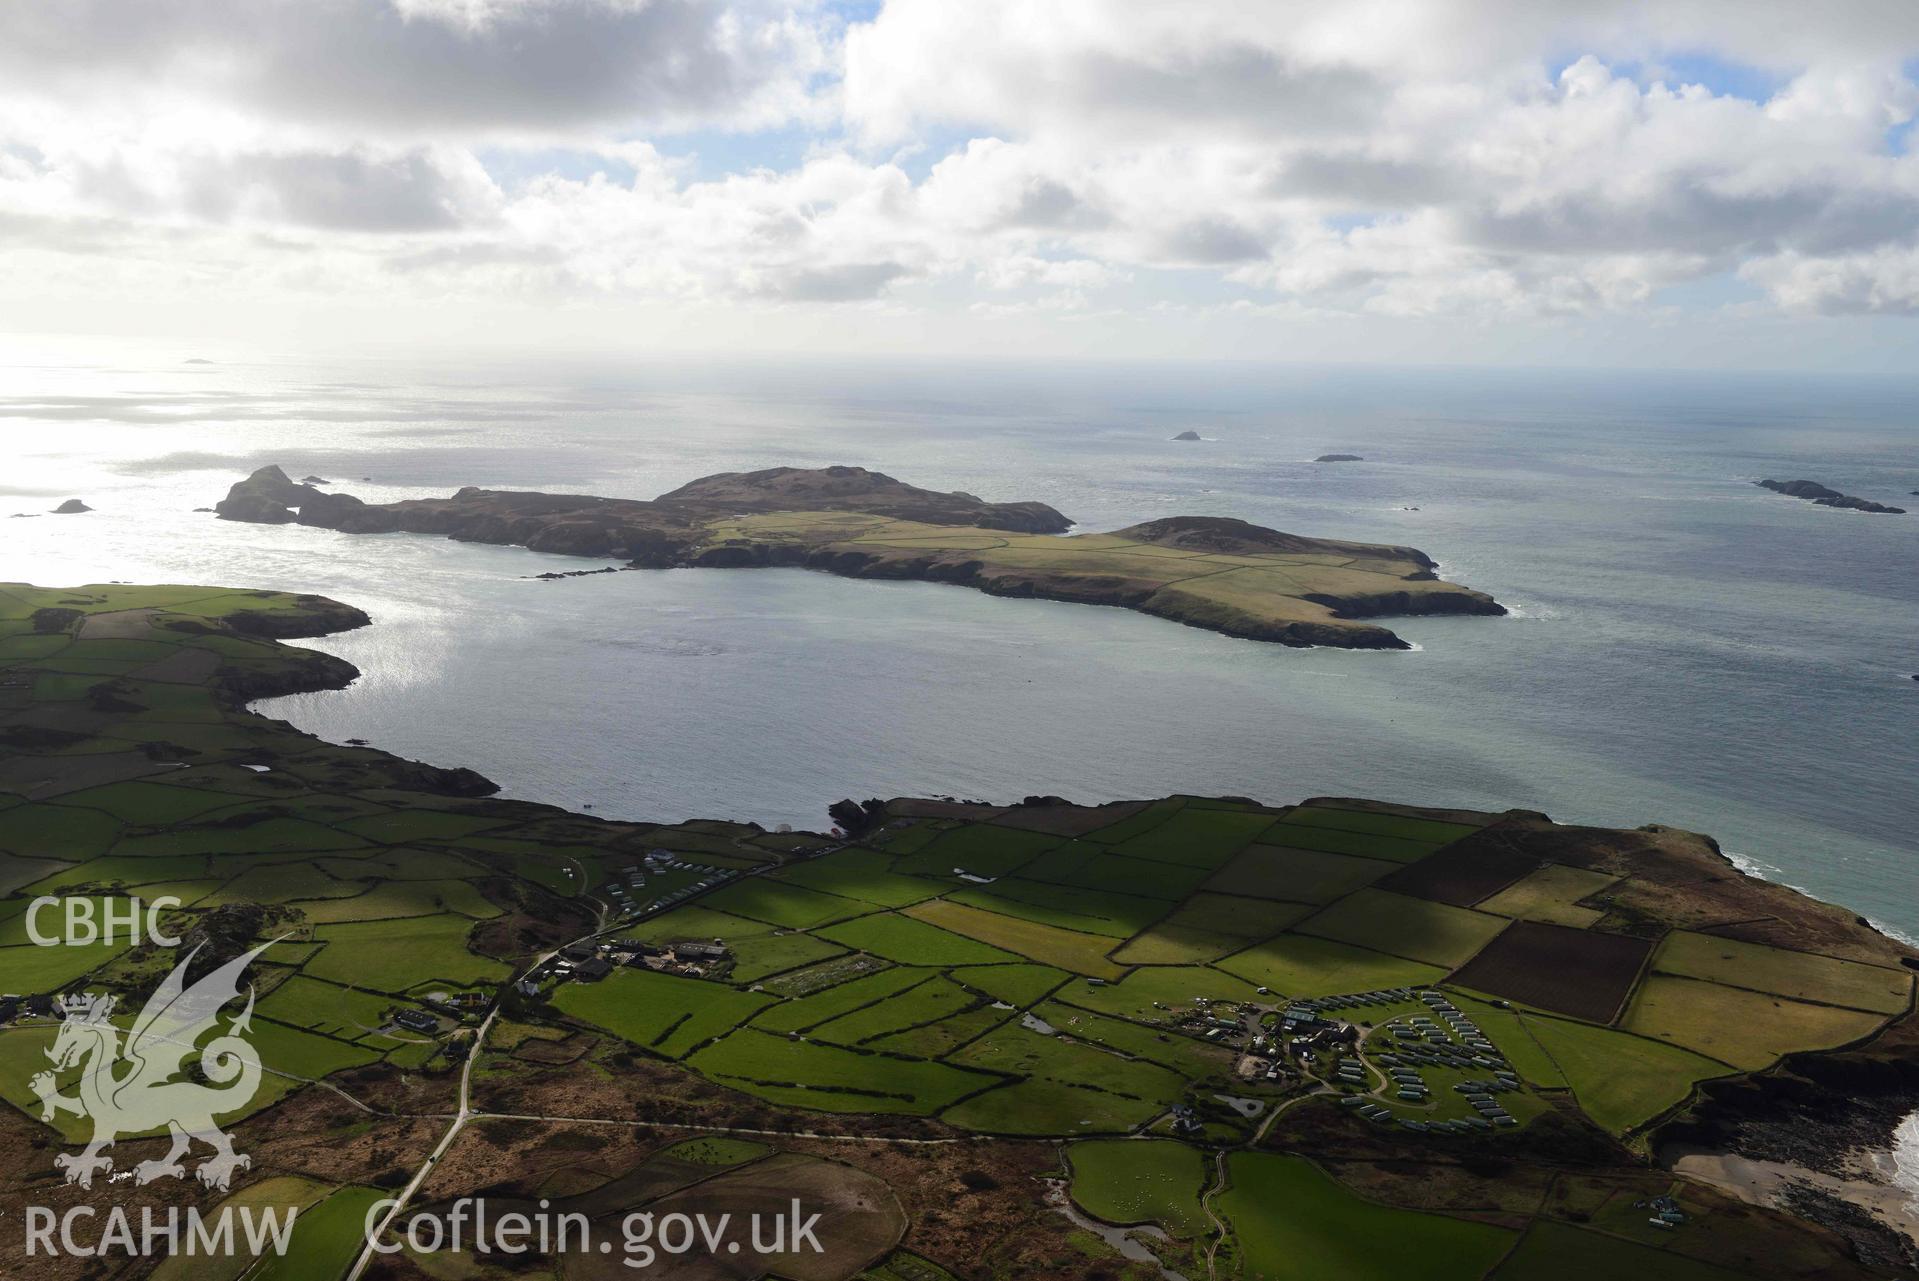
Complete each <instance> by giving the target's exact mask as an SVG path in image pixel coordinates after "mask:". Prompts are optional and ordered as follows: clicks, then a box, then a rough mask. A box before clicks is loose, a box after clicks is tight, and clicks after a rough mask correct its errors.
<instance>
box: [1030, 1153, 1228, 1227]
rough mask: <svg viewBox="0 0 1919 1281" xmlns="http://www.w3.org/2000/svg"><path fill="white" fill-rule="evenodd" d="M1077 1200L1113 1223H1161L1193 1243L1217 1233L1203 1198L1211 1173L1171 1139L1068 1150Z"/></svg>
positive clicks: (1085, 1208) (1090, 1210) (1082, 1207)
mask: <svg viewBox="0 0 1919 1281" xmlns="http://www.w3.org/2000/svg"><path fill="white" fill-rule="evenodd" d="M1066 1159H1067V1162H1068V1164H1069V1165H1070V1166H1071V1168H1072V1173H1073V1182H1072V1195H1073V1200H1074V1201H1075V1202H1077V1203H1078V1205H1079V1207H1080V1209H1082V1210H1084V1211H1086V1212H1087V1213H1088V1214H1090V1215H1092V1216H1093V1217H1094V1218H1096V1219H1104V1220H1105V1221H1106V1222H1108V1223H1123V1224H1131V1223H1157V1224H1159V1226H1160V1227H1162V1228H1164V1229H1166V1231H1167V1232H1169V1233H1171V1234H1172V1235H1173V1236H1176V1237H1184V1238H1186V1239H1188V1240H1191V1239H1193V1238H1196V1237H1200V1236H1204V1235H1205V1234H1206V1233H1207V1232H1208V1231H1210V1230H1211V1224H1210V1223H1209V1222H1208V1221H1207V1218H1206V1213H1205V1211H1204V1210H1203V1209H1201V1208H1200V1204H1199V1196H1200V1193H1201V1192H1202V1191H1204V1189H1205V1187H1206V1183H1207V1180H1208V1177H1209V1174H1210V1172H1209V1171H1208V1170H1207V1168H1206V1161H1205V1159H1204V1158H1203V1157H1201V1156H1200V1153H1199V1150H1198V1149H1197V1148H1192V1147H1188V1146H1187V1145H1186V1144H1184V1143H1177V1142H1174V1141H1173V1140H1171V1139H1092V1140H1088V1141H1086V1142H1083V1143H1075V1144H1073V1145H1072V1146H1071V1147H1069V1148H1068V1149H1066Z"/></svg>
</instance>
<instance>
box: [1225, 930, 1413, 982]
mask: <svg viewBox="0 0 1919 1281" xmlns="http://www.w3.org/2000/svg"><path fill="white" fill-rule="evenodd" d="M1219 968H1220V969H1222V970H1225V971H1226V972H1227V973H1228V974H1234V975H1237V976H1239V977H1240V978H1243V979H1245V980H1246V981H1247V982H1249V983H1255V984H1258V985H1259V986H1261V987H1270V988H1272V990H1273V991H1275V992H1281V993H1284V994H1285V995H1287V996H1299V997H1306V996H1334V995H1338V994H1340V993H1346V992H1370V991H1372V990H1374V989H1376V988H1382V987H1401V986H1405V985H1408V984H1415V983H1437V982H1438V981H1439V980H1440V979H1442V978H1444V977H1445V975H1446V971H1445V970H1443V969H1440V968H1439V967H1438V966H1434V965H1422V964H1421V963H1419V962H1418V961H1408V960H1405V959H1403V958H1401V957H1397V956H1387V955H1385V954H1384V953H1381V952H1369V951H1367V950H1366V949H1364V948H1359V947H1351V946H1348V945H1347V944H1344V943H1336V942H1333V941H1332V940H1330V939H1322V938H1314V937H1312V936H1310V935H1306V934H1282V935H1280V936H1279V937H1278V938H1276V939H1270V940H1268V941H1267V942H1264V943H1260V944H1257V945H1255V946H1253V947H1249V948H1247V949H1246V950H1245V951H1244V952H1235V953H1234V954H1233V955H1231V956H1229V957H1227V958H1226V959H1225V960H1223V961H1221V962H1219Z"/></svg>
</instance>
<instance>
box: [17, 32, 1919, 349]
mask: <svg viewBox="0 0 1919 1281" xmlns="http://www.w3.org/2000/svg"><path fill="white" fill-rule="evenodd" d="M1915 54H1919V6H1903V5H1901V6H1888V5H1885V4H1883V3H1876V2H1875V0H1831V2H1830V3H1829V4H1828V5H1827V6H1826V7H1825V9H1823V10H1822V14H1821V18H1820V21H1818V22H1816V23H1812V22H1807V21H1805V20H1804V18H1803V15H1801V14H1793V13H1791V12H1790V11H1789V7H1787V6H1767V5H1758V6H1755V5H1751V4H1749V3H1745V2H1743V0H1737V2H1736V0H1668V2H1666V3H1659V4H1654V3H1650V2H1628V0H1579V2H1574V0H1566V3H1561V4H1548V3H1539V4H1531V5H1524V6H1515V5H1510V4H1506V3H1498V2H1496V0H1453V2H1451V3H1435V2H1434V0H1348V3H1345V4H1342V5H1308V6H1302V5H1298V4H1295V3H1280V2H1279V0H1272V2H1270V3H1247V4H1236V5H1192V4H1188V3H1177V4H1175V3H1169V2H1167V0H1050V2H1049V3H1046V4H1038V5H1036V4H1031V3H1025V2H1023V0H968V2H967V3H964V4H954V3H949V2H948V0H888V3H886V4H885V5H884V6H883V8H882V9H881V10H880V12H879V14H878V16H877V18H876V19H875V20H874V21H872V22H869V23H861V24H857V25H854V26H852V27H851V28H850V29H848V28H846V27H845V26H844V23H843V20H842V19H841V18H839V17H838V16H836V15H835V13H834V12H833V11H832V10H830V9H829V8H826V7H824V6H822V5H820V4H817V3H814V2H813V0H795V2H793V3H782V2H780V0H731V2H730V3H729V2H723V0H300V2H296V0H256V2H255V3H250V4H247V5H238V6H236V5H230V4H224V3H218V2H216V0H73V2H72V3H69V4H64V5H60V6H42V5H14V6H7V7H6V8H5V9H4V10H0V231H4V234H5V235H6V236H7V238H8V243H9V244H10V246H12V252H11V253H10V258H11V262H10V264H9V274H10V277H11V280H10V286H11V288H12V289H13V290H14V291H16V293H19V292H23V291H24V292H25V293H27V294H31V291H32V290H34V289H36V288H39V289H43V290H45V291H47V292H48V293H49V294H52V293H56V292H59V293H62V294H63V295H64V294H71V293H72V292H73V291H75V290H80V289H82V288H83V287H84V286H83V285H82V284H81V283H79V282H80V281H81V280H82V279H83V278H84V279H85V280H90V281H93V282H95V286H94V287H96V288H97V289H98V290H99V292H100V293H101V295H102V296H103V297H111V296H114V294H115V293H116V292H121V293H123V292H124V291H126V290H128V289H136V288H137V289H140V290H148V291H158V292H161V293H164V292H166V291H167V290H169V289H172V290H177V291H181V292H183V293H185V292H188V291H191V292H193V293H195V294H196V295H203V294H205V293H207V292H208V291H210V290H213V289H215V288H229V289H231V290H233V291H237V292H240V293H244V294H246V295H247V296H251V297H261V296H268V295H271V294H273V293H274V292H275V291H280V292H281V293H282V294H283V295H285V296H301V297H314V298H318V297H322V296H325V295H327V294H334V295H341V296H344V295H349V294H350V295H351V296H353V297H354V298H356V299H362V300H364V299H388V300H391V301H393V302H394V303H396V304H405V303H406V302H407V301H408V300H417V299H421V298H432V299H436V300H438V299H445V298H449V297H468V298H475V299H488V300H497V301H514V300H517V301H521V302H538V303H540V304H542V305H545V304H561V303H568V302H574V301H577V300H578V299H580V298H582V297H593V298H606V299H620V298H624V299H634V300H641V301H649V302H658V303H670V304H675V305H694V304H698V305H700V306H703V307H717V308H729V307H730V308H734V309H736V310H738V311H740V312H743V313H744V312H758V311H763V310H765V309H768V308H776V309H786V310H792V309H800V310H804V309H808V308H814V307H821V306H843V305H845V304H849V303H855V304H857V303H871V302H873V301H874V300H887V301H888V302H889V304H891V305H893V306H897V307H902V308H922V309H927V310H931V311H939V310H944V311H946V312H948V313H950V314H953V315H968V314H971V315H987V314H991V315H993V316H1007V315H1013V314H1032V315H1040V314H1048V315H1054V316H1059V315H1063V314H1080V315H1083V316H1089V317H1090V316H1094V315H1098V316H1111V315H1115V314H1119V313H1125V314H1127V315H1129V316H1131V317H1133V318H1134V319H1135V321H1137V322H1138V323H1141V324H1145V325H1147V326H1149V327H1150V325H1151V324H1153V323H1159V322H1157V321H1155V319H1154V318H1155V317H1158V318H1160V320H1161V321H1163V322H1164V323H1168V324H1171V323H1176V322H1177V321H1178V318H1180V317H1185V316H1189V315H1190V314H1192V312H1193V309H1194V308H1200V309H1204V308H1208V307H1211V308H1226V307H1233V306H1242V307H1249V308H1253V309H1255V310H1256V311H1257V312H1258V313H1259V314H1262V315H1281V314H1284V315H1289V316H1303V315H1319V316H1327V315H1339V316H1345V317H1351V318H1355V319H1358V320H1361V321H1364V320H1366V319H1367V318H1373V319H1378V318H1394V319H1395V320H1401V319H1403V320H1408V321H1421V320H1424V321H1429V322H1430V321H1432V320H1435V319H1438V320H1443V319H1444V318H1447V317H1455V316H1463V317H1470V318H1473V319H1476V320H1480V321H1484V322H1487V323H1494V322H1498V321H1501V320H1506V321H1523V320H1524V319H1526V318H1528V317H1541V316H1544V317H1576V316H1588V315H1604V314H1609V313H1618V312H1628V313H1630V312H1635V311H1644V310H1646V309H1648V308H1651V307H1652V306H1653V305H1654V304H1655V303H1656V301H1657V300H1658V297H1659V294H1660V291H1661V290H1663V289H1666V288H1668V287H1670V286H1674V285H1680V284H1685V283H1687V282H1693V281H1700V280H1722V281H1730V280H1741V281H1744V282H1746V286H1747V287H1748V288H1749V289H1756V290H1758V291H1761V292H1762V293H1763V296H1764V297H1765V298H1766V299H1767V300H1768V303H1769V305H1770V306H1771V307H1772V308H1773V309H1775V310H1776V311H1777V312H1779V313H1782V314H1788V315H1809V316H1810V315H1820V314H1836V313H1870V314H1908V313H1911V312H1914V311H1915V310H1919V267H1916V266H1915V264H1916V263H1919V157H1915V156H1912V155H1908V154H1904V153H1903V151H1902V150H1901V149H1900V148H1898V147H1896V146H1894V145H1893V144H1892V142H1891V140H1892V139H1893V138H1895V137H1897V136H1899V134H1900V131H1901V130H1902V128H1909V122H1910V121H1911V120H1912V118H1913V116H1914V113H1915V112H1916V111H1919V87H1915V85H1914V83H1913V81H1912V77H1911V75H1910V72H1909V69H1910V67H1911V65H1912V63H1911V61H1910V60H1911V59H1912V58H1913V56H1914V55H1915ZM1715 59H1716V60H1717V63H1716V64H1715V62H1714V61H1713V60H1715ZM1715 65H1718V66H1721V67H1730V68H1734V69H1737V68H1739V67H1751V68H1757V69H1759V70H1761V71H1763V73H1764V76H1765V77H1769V78H1770V79H1771V80H1772V81H1773V82H1775V83H1776V84H1777V85H1778V86H1779V87H1778V89H1777V92H1776V93H1772V94H1770V95H1769V96H1768V97H1767V100H1765V101H1753V100H1749V99H1748V98H1745V97H1740V96H1735V95H1734V94H1731V93H1728V92H1724V91H1723V86H1717V85H1715V84H1712V83H1709V84H1706V85H1701V84H1696V83H1686V81H1687V80H1688V79H1691V78H1699V77H1703V78H1705V79H1706V80H1708V81H1714V80H1715V79H1716V77H1715V75H1714V71H1713V68H1714V66H1715ZM1673 68H1679V69H1680V70H1673ZM1687 68H1692V69H1693V70H1691V71H1687V70H1686V69H1687ZM767 131H770V132H771V135H772V136H775V137H780V138H789V139H790V138H791V137H792V136H795V135H797V136H799V137H801V138H802V139H804V140H805V143H804V145H803V146H801V147H799V148H797V149H794V148H791V147H789V148H788V150H787V152H786V153H785V154H786V156H787V158H784V159H778V160H769V159H768V158H769V157H771V156H773V155H775V154H779V153H777V152H776V151H774V150H771V149H769V146H768V145H767V144H766V143H765V141H764V139H763V138H762V137H761V135H762V133H764V132H767ZM689 150H691V151H698V152H699V153H700V154H701V155H702V156H706V157H716V158H721V159H724V158H726V157H732V159H731V161H730V163H725V164H721V165H720V168H719V170H718V171H716V170H715V169H714V167H713V166H714V165H715V164H717V163H719V161H718V160H705V161H702V162H700V164H698V165H696V164H694V163H693V162H691V161H689V160H686V159H683V158H675V157H674V153H676V152H684V151H689ZM794 156H797V157H798V158H793V157H794ZM727 170H730V172H729V171H727ZM81 258H84V259H85V260H86V263H87V268H86V271H84V272H81V271H78V270H77V269H76V267H75V265H74V260H76V259H81Z"/></svg>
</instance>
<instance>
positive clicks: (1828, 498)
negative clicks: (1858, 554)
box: [1753, 480, 1906, 516]
mask: <svg viewBox="0 0 1919 1281" xmlns="http://www.w3.org/2000/svg"><path fill="white" fill-rule="evenodd" d="M1753 483H1754V484H1756V485H1758V486H1759V487H1760V488H1761V489H1770V490H1772V491H1773V492H1774V493H1775V494H1784V495H1786V496H1787V497H1788V498H1804V499H1806V500H1808V501H1810V502H1815V503H1818V504H1819V505H1820V506H1821V507H1840V508H1844V509H1845V510H1847V511H1856V512H1872V513H1875V514H1880V515H1887V516H1903V515H1905V514H1906V509H1905V508H1903V507H1888V506H1886V505H1885V504H1884V503H1875V502H1873V501H1872V500H1871V499H1869V498H1855V497H1853V496H1852V495H1851V494H1842V493H1840V492H1839V491H1838V490H1836V489H1832V488H1830V487H1828V486H1826V485H1822V484H1820V483H1819V482H1818V481H1816V480H1760V481H1754V482H1753Z"/></svg>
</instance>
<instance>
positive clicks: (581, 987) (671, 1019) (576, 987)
mask: <svg viewBox="0 0 1919 1281" xmlns="http://www.w3.org/2000/svg"><path fill="white" fill-rule="evenodd" d="M772 1002H773V998H772V997H769V996H763V995H758V994H755V993H750V992H740V991H736V990H734V989H732V988H729V987H723V986H721V985H720V984H718V983H708V982H705V981H703V980H700V979H685V978H680V977H679V976H678V975H674V974H659V973H655V972H654V971H652V970H636V969H619V970H615V971H614V972H613V973H612V974H610V975H608V976H607V977H606V978H604V979H602V980H600V981H599V982H598V983H566V984H563V985H562V986H561V987H560V989H559V990H558V991H556V992H555V993H554V994H553V1004H554V1006H555V1007H556V1008H558V1009H559V1010H560V1011H562V1012H563V1013H566V1014H569V1015H571V1016H573V1017H574V1018H576V1019H581V1020H584V1021H585V1022H588V1023H591V1024H593V1025H594V1026H595V1027H602V1028H605V1029H606V1030H607V1031H609V1032H611V1033H613V1035H615V1036H618V1037H623V1038H625V1039H626V1040H628V1041H631V1042H633V1043H634V1044H635V1045H644V1046H646V1047H648V1048H649V1049H653V1050H657V1051H658V1052H659V1053H661V1054H664V1055H667V1056H668V1057H671V1058H679V1057H680V1056H681V1055H684V1054H685V1053H686V1052H687V1051H689V1050H691V1049H692V1048H693V1047H694V1046H696V1045H699V1044H700V1043H701V1042H704V1041H708V1040H711V1039H712V1038H713V1037H716V1036H724V1035H725V1034H726V1033H728V1032H730V1031H732V1030H733V1029H734V1028H736V1027H738V1026H739V1025H740V1024H742V1023H745V1022H746V1021H747V1020H749V1019H751V1018H752V1017H753V1015H754V1014H755V1013H757V1012H758V1011H759V1010H760V1009H761V1008H762V1007H764V1006H767V1005H770V1004H772Z"/></svg>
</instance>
